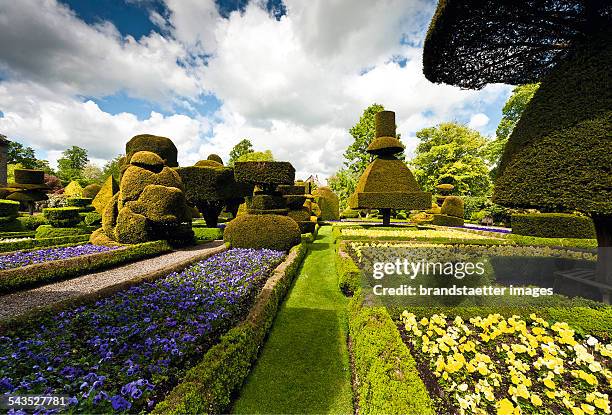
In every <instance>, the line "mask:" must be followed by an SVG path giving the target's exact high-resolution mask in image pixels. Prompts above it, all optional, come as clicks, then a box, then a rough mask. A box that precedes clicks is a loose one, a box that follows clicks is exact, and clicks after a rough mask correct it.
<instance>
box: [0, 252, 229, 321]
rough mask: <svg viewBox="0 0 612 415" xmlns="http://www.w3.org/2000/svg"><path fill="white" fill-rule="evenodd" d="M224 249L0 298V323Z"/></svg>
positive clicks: (178, 256) (163, 257)
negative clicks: (39, 308)
mask: <svg viewBox="0 0 612 415" xmlns="http://www.w3.org/2000/svg"><path fill="white" fill-rule="evenodd" d="M224 249H225V246H224V245H223V241H215V242H211V243H207V244H204V245H197V246H195V247H190V248H187V249H181V250H178V251H173V252H170V253H167V254H163V255H160V256H158V257H155V258H149V259H144V260H141V261H137V262H133V263H131V264H127V265H122V266H119V267H116V268H112V269H109V270H106V271H101V272H96V273H93V274H87V275H83V276H81V277H76V278H72V279H68V280H65V281H59V282H56V283H52V284H48V285H43V286H42V287H38V288H33V289H31V290H26V291H19V292H16V293H13V294H6V295H3V296H0V320H3V319H7V318H13V317H17V316H18V315H21V314H23V313H25V312H27V311H30V310H32V309H34V308H38V307H44V306H49V305H52V304H54V303H57V302H60V301H66V300H70V299H71V298H76V297H79V296H82V295H85V294H90V293H93V292H96V291H100V290H102V289H105V288H108V287H112V286H114V285H117V284H121V283H123V282H126V281H128V280H130V279H132V278H135V277H138V276H144V275H147V274H150V273H154V272H159V271H161V270H163V269H164V268H167V267H169V266H172V265H175V264H178V263H182V262H187V261H197V260H198V259H199V258H202V257H206V256H209V255H211V254H214V253H217V252H221V251H223V250H224Z"/></svg>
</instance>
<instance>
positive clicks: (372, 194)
mask: <svg viewBox="0 0 612 415" xmlns="http://www.w3.org/2000/svg"><path fill="white" fill-rule="evenodd" d="M375 123H376V138H375V139H374V140H373V141H372V143H370V145H369V146H368V149H367V151H368V153H370V154H374V155H377V156H378V157H377V158H376V159H375V160H374V161H373V162H372V163H370V165H369V166H368V167H367V168H366V170H365V171H364V173H363V174H362V175H361V177H360V178H359V181H358V182H357V186H356V188H355V193H353V195H352V196H351V197H350V198H349V207H350V208H351V209H379V210H381V212H382V215H383V225H387V226H388V225H389V224H390V221H391V209H406V210H408V209H428V208H429V207H431V194H430V193H426V192H421V191H420V189H419V185H418V184H417V182H416V180H415V178H414V176H413V175H412V173H411V172H410V170H409V169H408V167H406V164H405V163H404V162H403V161H402V160H398V159H397V158H395V156H394V154H396V153H399V152H401V151H402V150H403V149H404V146H403V145H402V143H401V142H400V141H399V140H398V139H397V138H395V113H394V112H392V111H381V112H379V113H377V114H376V116H375ZM379 134H386V135H380V136H379Z"/></svg>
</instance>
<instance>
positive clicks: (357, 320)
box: [336, 249, 435, 415]
mask: <svg viewBox="0 0 612 415" xmlns="http://www.w3.org/2000/svg"><path fill="white" fill-rule="evenodd" d="M341 252H342V250H341V249H340V250H339V252H338V253H341ZM348 261H350V263H351V264H352V265H353V266H352V267H351V266H350V265H348ZM338 263H340V264H341V270H342V271H345V274H347V275H351V277H350V278H347V280H351V281H353V283H354V281H355V280H356V278H358V275H359V268H357V266H356V265H355V263H354V262H353V261H352V259H351V258H350V257H349V256H348V255H346V256H343V257H342V258H341V259H340V260H339V262H337V263H336V264H337V266H338ZM355 274H357V277H355ZM339 277H340V274H339ZM357 281H358V280H357ZM340 283H342V281H341V282H340ZM357 284H358V282H357ZM363 303H364V296H363V294H362V291H361V289H360V288H359V287H357V288H356V291H355V295H354V297H353V298H352V299H351V300H350V302H349V307H348V325H349V336H350V339H349V342H350V343H349V344H350V346H351V347H350V353H351V359H352V362H353V365H354V373H353V375H354V376H355V378H356V382H354V393H355V399H356V402H357V406H358V407H359V413H360V414H364V415H366V414H382V413H384V414H409V415H430V414H431V415H433V414H434V413H435V412H434V405H433V402H432V400H431V398H430V396H429V394H428V392H427V388H426V387H425V384H424V383H423V381H422V380H421V378H420V377H419V372H418V370H417V366H416V362H415V360H414V358H413V357H412V354H411V353H410V350H409V349H408V347H406V344H405V343H404V341H403V340H402V338H401V336H400V333H399V331H398V329H397V326H396V325H395V323H394V322H393V320H392V319H391V316H390V315H389V312H388V311H387V309H386V308H385V307H367V306H364V304H363Z"/></svg>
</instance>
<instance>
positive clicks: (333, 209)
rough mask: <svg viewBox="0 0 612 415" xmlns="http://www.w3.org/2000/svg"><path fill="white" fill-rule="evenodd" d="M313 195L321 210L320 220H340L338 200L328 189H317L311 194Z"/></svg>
mask: <svg viewBox="0 0 612 415" xmlns="http://www.w3.org/2000/svg"><path fill="white" fill-rule="evenodd" d="M313 195H314V197H315V200H316V201H317V204H318V205H319V207H320V208H321V215H320V216H321V219H323V220H338V219H340V200H339V199H338V196H336V194H335V193H334V192H333V191H332V190H331V189H330V188H329V187H319V188H318V189H316V190H315V191H314V192H313Z"/></svg>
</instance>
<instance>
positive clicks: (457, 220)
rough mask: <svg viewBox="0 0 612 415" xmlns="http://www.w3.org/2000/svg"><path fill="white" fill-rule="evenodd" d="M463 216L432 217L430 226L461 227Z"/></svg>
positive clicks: (441, 215)
mask: <svg viewBox="0 0 612 415" xmlns="http://www.w3.org/2000/svg"><path fill="white" fill-rule="evenodd" d="M463 223H464V221H463V216H461V217H456V216H450V215H444V214H440V215H434V217H433V222H432V224H434V225H438V226H463Z"/></svg>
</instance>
